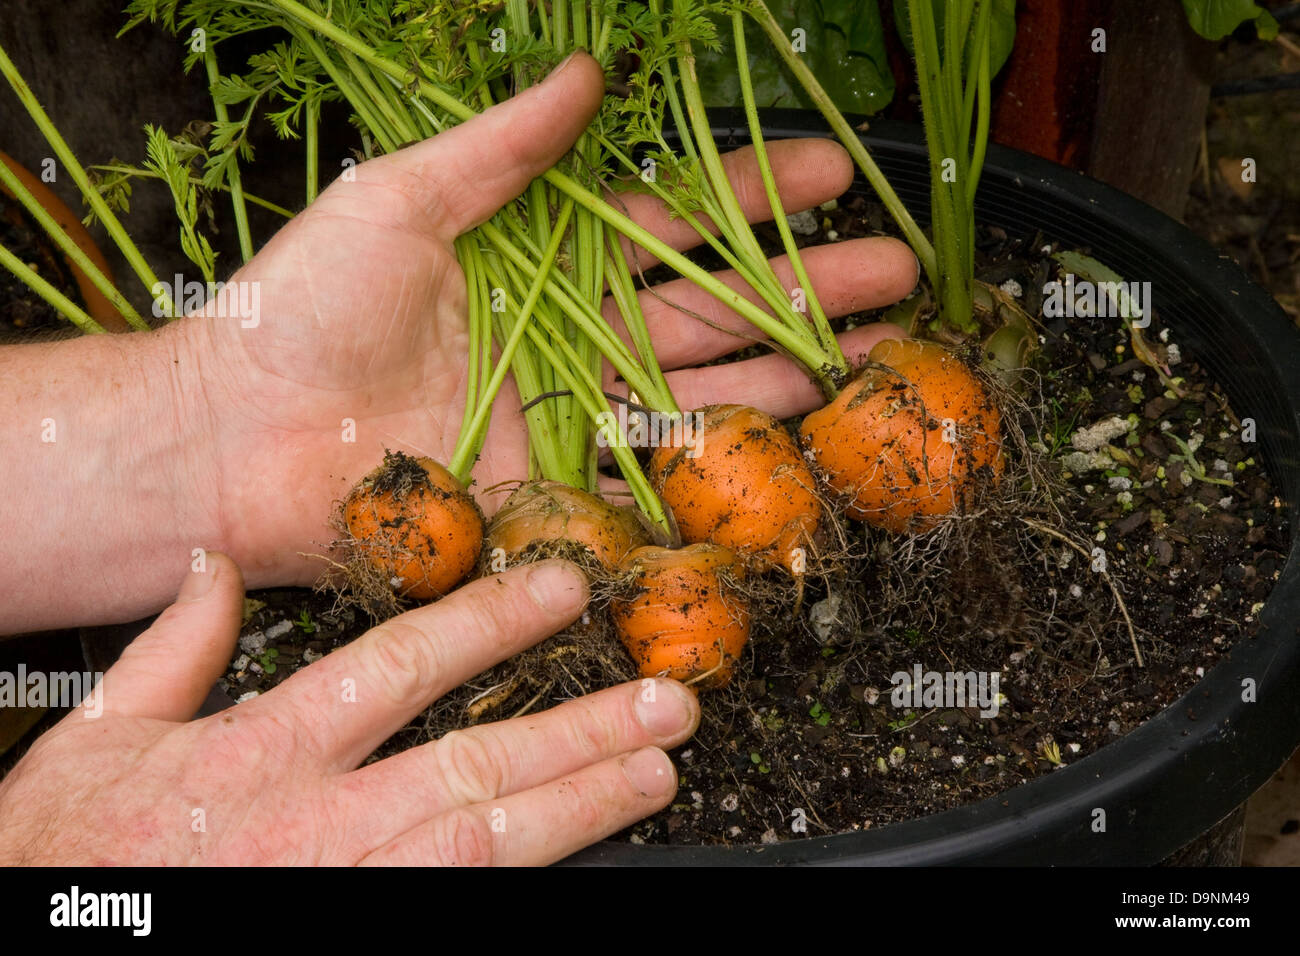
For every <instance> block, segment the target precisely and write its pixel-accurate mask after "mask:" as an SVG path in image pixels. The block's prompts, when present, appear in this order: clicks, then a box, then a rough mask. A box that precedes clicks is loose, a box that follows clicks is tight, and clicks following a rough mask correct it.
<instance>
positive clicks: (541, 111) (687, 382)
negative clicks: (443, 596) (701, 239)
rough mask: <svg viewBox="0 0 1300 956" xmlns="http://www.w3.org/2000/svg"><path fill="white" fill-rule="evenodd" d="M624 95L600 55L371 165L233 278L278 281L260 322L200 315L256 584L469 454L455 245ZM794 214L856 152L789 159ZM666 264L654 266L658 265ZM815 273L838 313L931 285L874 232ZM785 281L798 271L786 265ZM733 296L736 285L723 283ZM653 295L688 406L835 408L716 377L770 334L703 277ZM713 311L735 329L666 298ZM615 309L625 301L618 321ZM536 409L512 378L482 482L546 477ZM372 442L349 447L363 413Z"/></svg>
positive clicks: (814, 256)
mask: <svg viewBox="0 0 1300 956" xmlns="http://www.w3.org/2000/svg"><path fill="white" fill-rule="evenodd" d="M602 90H603V77H602V74H601V71H600V68H599V66H598V65H597V64H596V62H595V61H594V60H592V59H591V58H590V57H588V56H586V55H585V54H578V55H577V56H575V57H574V58H573V59H571V60H570V61H569V62H568V63H567V64H566V65H564V66H562V67H561V68H560V69H558V70H557V71H556V73H554V74H553V75H552V76H551V77H550V78H549V79H548V80H547V81H546V82H545V83H543V84H541V85H540V86H538V87H534V88H532V89H530V90H528V91H526V92H524V93H522V94H521V95H520V96H517V97H515V98H514V99H512V100H510V101H508V102H506V103H503V104H501V105H499V106H497V107H494V108H493V109H491V110H489V111H487V112H486V113H485V114H483V115H482V116H481V117H478V118H475V119H473V120H471V121H469V122H467V123H465V124H463V125H461V126H458V127H455V128H453V129H451V130H449V131H447V132H445V133H443V134H441V135H439V136H437V137H434V138H433V139H431V140H428V141H425V142H423V143H420V144H417V145H415V146H411V147H408V148H407V149H404V150H401V151H400V152H397V153H394V154H391V155H388V156H384V157H381V158H378V159H375V160H372V161H370V162H367V163H363V164H361V165H359V166H357V167H356V169H355V180H354V181H349V182H343V181H339V182H335V183H334V184H333V185H331V186H330V187H329V188H328V189H326V190H325V191H324V192H323V193H322V194H321V196H320V197H319V198H318V199H317V200H316V202H315V203H313V204H312V206H311V207H310V208H308V209H307V210H305V211H304V212H303V213H301V214H300V215H299V216H298V217H297V218H295V219H294V220H292V221H291V222H290V223H289V224H288V225H287V226H285V227H284V229H282V230H281V232H280V233H279V234H278V235H276V236H275V238H274V239H273V240H272V241H271V242H270V243H269V244H268V245H267V246H266V247H265V248H264V249H263V250H262V251H261V252H260V253H259V254H258V255H257V256H256V257H255V258H254V259H253V260H252V261H251V262H250V263H249V264H248V265H246V266H245V267H244V268H242V269H240V270H239V271H238V272H237V273H236V274H235V276H234V277H233V278H232V282H237V283H257V284H258V287H259V293H260V324H259V325H258V326H257V327H256V328H243V327H242V326H241V323H240V322H239V321H236V320H235V318H233V317H232V318H230V319H224V320H223V319H217V318H215V317H211V316H208V317H195V318H190V319H187V320H185V321H183V322H181V323H177V325H178V326H179V327H180V331H181V338H180V339H179V344H178V346H177V348H178V354H179V356H180V360H179V366H178V367H179V372H178V381H179V382H180V383H181V388H182V389H184V390H187V391H188V392H190V393H192V394H195V395H199V396H201V397H202V402H201V411H200V412H198V415H199V417H200V418H201V419H202V420H203V421H206V422H209V423H210V424H209V426H208V428H209V432H210V434H208V435H207V436H206V438H205V439H203V440H200V441H198V442H195V443H194V447H195V450H196V453H197V454H200V455H201V456H203V457H202V460H201V461H200V462H199V463H198V464H196V465H195V466H193V468H192V473H193V474H196V475H198V476H200V480H201V481H202V482H205V483H206V487H202V488H200V489H198V490H197V491H196V492H195V497H196V498H197V499H198V500H202V501H208V502H211V507H212V508H213V510H214V512H215V514H214V519H213V523H214V525H216V526H217V532H216V535H217V536H216V538H215V541H216V542H217V543H218V544H219V545H220V546H221V547H222V548H223V549H224V550H227V551H229V552H230V553H231V554H232V556H234V557H235V558H236V560H238V561H239V563H240V565H241V566H242V567H243V568H244V569H245V570H246V572H247V573H248V576H249V579H250V583H251V584H252V585H254V586H262V585H268V584H291V583H301V584H306V583H310V582H311V581H312V580H313V579H314V578H315V577H316V576H317V575H318V574H319V571H320V565H319V563H316V562H311V561H309V560H307V559H305V558H303V557H302V555H303V554H310V553H313V552H318V551H319V550H320V548H321V545H322V543H323V542H326V541H328V540H329V539H330V537H331V536H332V535H331V532H330V530H329V528H328V527H327V525H326V522H327V519H328V515H329V512H330V508H331V502H333V501H335V500H337V499H339V498H341V497H343V496H344V495H345V494H346V492H347V490H348V489H349V488H350V487H351V486H352V485H353V484H354V483H355V482H356V481H357V480H358V479H359V478H361V477H362V476H363V475H364V474H365V473H367V472H368V471H370V470H371V469H372V468H374V467H375V466H376V465H377V464H378V463H379V461H380V459H381V457H382V454H383V449H384V448H385V447H391V448H395V449H402V450H405V451H409V452H413V453H416V454H422V455H427V456H429V457H432V458H434V459H436V460H439V461H443V462H446V461H447V460H449V459H450V457H451V453H452V450H453V448H454V446H455V443H456V438H457V435H458V432H459V428H460V420H461V415H462V411H463V408H464V395H465V375H466V364H467V363H466V356H467V331H466V318H465V316H466V294H465V285H464V277H463V274H462V273H461V270H460V268H459V266H458V264H457V261H456V256H455V252H454V249H453V247H452V241H453V240H454V239H455V237H456V236H457V235H459V234H461V233H463V232H466V231H468V230H469V229H471V228H473V227H474V226H476V225H477V224H479V223H480V222H482V221H484V220H486V219H488V218H489V217H490V216H491V215H492V214H493V213H495V212H496V210H497V209H498V208H500V207H501V206H502V205H504V204H505V203H507V202H509V201H510V200H511V199H513V198H514V197H515V196H517V195H518V194H519V193H521V192H522V191H523V190H524V189H525V187H526V186H527V184H528V183H529V182H530V181H531V180H532V179H533V178H535V177H536V176H538V175H540V174H541V173H542V172H544V171H545V170H546V169H547V168H549V167H550V166H551V165H553V164H554V163H555V162H556V161H557V160H558V159H559V158H560V157H561V156H562V155H563V154H564V152H565V151H566V150H567V149H568V148H569V146H570V145H571V144H572V143H573V141H574V140H575V139H576V138H577V137H578V135H579V134H580V133H581V131H582V130H583V129H584V128H585V126H586V124H587V123H588V121H589V119H590V118H591V116H592V115H593V114H594V112H595V110H596V109H597V107H598V105H599V102H600V97H601V95H602ZM770 153H771V156H772V161H773V164H774V167H775V171H776V175H777V179H778V183H779V185H780V187H781V189H782V192H783V193H784V197H785V202H786V205H787V207H788V208H789V209H791V210H796V209H803V208H807V207H810V206H813V205H815V204H817V203H819V202H823V201H825V200H827V199H830V198H833V197H835V196H837V195H839V194H840V193H841V192H843V191H844V190H845V189H846V188H847V187H848V185H849V183H850V182H851V181H852V174H853V168H852V164H851V162H850V161H849V159H848V156H847V154H846V153H844V151H843V150H841V149H840V148H839V146H838V145H835V144H832V143H829V142H827V141H824V140H802V141H791V142H786V143H774V144H771V147H770ZM727 161H728V164H729V168H730V172H731V175H732V176H733V179H734V181H735V182H736V184H737V191H738V193H739V195H740V198H741V201H742V206H743V207H744V208H745V210H746V211H747V214H748V215H749V216H750V218H752V219H754V220H756V221H757V220H761V219H765V218H770V209H769V207H768V205H767V200H766V197H765V195H764V193H763V190H762V186H761V182H760V180H759V178H758V173H757V165H756V163H755V161H754V158H753V153H752V151H750V150H742V151H739V152H737V153H733V154H731V155H730V156H729V157H728V160H727ZM621 201H622V202H624V203H625V204H626V208H627V211H628V213H629V215H631V216H632V218H634V219H636V220H637V221H639V222H640V223H642V224H643V225H645V226H647V227H648V228H650V229H652V231H654V232H656V233H658V234H659V235H661V236H662V237H663V238H664V239H665V240H666V241H668V242H669V243H670V244H671V245H673V246H675V247H677V248H679V249H684V248H687V247H689V246H692V245H695V244H697V242H698V236H696V235H695V233H694V232H693V231H692V230H690V228H689V227H688V226H687V225H686V224H684V223H682V222H681V221H679V220H672V219H670V218H669V217H668V215H667V212H666V210H665V209H664V207H663V206H662V205H661V204H660V203H658V201H657V200H654V199H653V197H650V196H646V195H626V196H622V197H621ZM650 261H651V260H650V257H649V256H648V255H647V254H646V253H645V252H644V251H641V252H640V254H639V256H638V264H639V265H641V266H643V267H644V266H645V265H647V264H648V263H649V262H650ZM807 266H808V269H809V272H810V274H811V275H812V277H813V281H814V283H815V285H816V286H817V291H818V295H819V296H820V298H821V301H822V303H823V304H824V306H825V308H826V311H827V313H828V314H830V315H832V316H835V315H844V314H847V313H849V312H853V311H857V310H860V309H864V308H870V307H875V306H879V305H883V304H886V303H889V302H892V301H895V300H896V299H898V298H901V297H902V296H903V295H905V294H906V293H908V292H909V291H911V289H912V288H913V287H914V285H915V282H916V277H917V266H916V261H915V258H914V257H913V255H912V253H911V252H910V250H908V249H907V247H906V246H905V245H903V244H902V243H899V242H896V241H894V240H890V239H862V240H855V241H850V242H845V243H841V244H837V245H834V246H827V247H823V248H821V249H817V250H813V251H811V252H810V253H809V254H808V255H807ZM777 269H778V274H780V275H785V274H786V273H788V271H789V270H788V269H787V268H785V266H784V265H783V263H782V262H780V261H778V262H777ZM722 278H723V279H724V281H727V280H728V279H729V280H730V281H731V283H732V284H733V285H738V284H737V283H736V280H735V279H734V277H729V276H728V275H726V274H723V275H722ZM659 292H660V295H661V296H662V298H657V297H655V296H653V295H650V294H649V293H643V295H642V301H643V305H644V308H645V311H646V316H647V320H648V322H649V324H650V328H651V330H652V334H653V336H654V338H655V342H656V346H657V349H658V354H659V357H660V359H661V362H662V364H663V366H664V368H665V369H669V370H675V371H672V372H670V374H669V376H668V380H669V384H670V386H671V387H672V388H673V390H674V393H675V394H676V396H677V398H678V401H679V404H681V406H682V407H683V408H692V407H697V406H699V405H702V404H707V403H710V402H718V401H728V402H740V403H746V404H753V405H756V406H758V407H760V408H763V409H764V410H765V411H768V412H771V413H773V414H776V415H778V416H781V417H785V416H790V415H795V414H800V413H803V412H806V411H808V410H810V409H811V408H813V407H815V406H816V405H817V404H819V396H818V393H817V390H816V389H815V388H814V387H813V385H812V384H811V383H810V382H809V381H808V380H807V378H806V377H805V375H804V374H803V373H802V372H801V371H800V370H799V369H798V368H797V367H796V366H795V365H793V364H792V363H790V362H789V361H788V360H786V359H785V358H783V357H781V356H778V355H773V356H767V357H763V358H759V359H754V360H751V361H749V362H746V363H741V364H737V365H732V366H721V367H713V368H708V369H694V368H693V366H696V365H698V364H700V363H701V362H704V361H707V360H709V359H712V358H716V357H717V356H719V355H723V354H726V353H727V352H729V351H733V350H735V349H737V348H739V347H742V346H743V345H745V344H748V342H749V341H750V340H749V339H747V338H738V337H736V336H734V335H730V334H727V332H725V331H722V329H727V328H730V329H735V330H737V331H739V330H741V329H748V327H747V326H746V325H744V323H743V321H742V320H741V319H739V317H738V316H736V315H735V314H733V313H731V312H729V311H728V310H726V309H724V308H723V307H721V306H720V305H718V303H717V302H716V301H715V300H713V299H712V298H711V297H709V296H708V295H707V294H705V293H702V292H701V291H700V290H698V289H697V288H695V287H694V286H692V285H690V284H689V283H687V282H685V281H681V282H676V283H669V284H667V285H666V286H663V287H661V288H660V290H659ZM665 299H666V300H668V301H671V302H674V303H677V304H680V305H682V306H684V307H685V308H687V309H690V310H693V311H695V312H698V313H702V314H703V315H705V316H706V318H708V319H709V320H710V321H711V322H712V323H714V325H715V326H717V328H711V327H709V326H706V325H703V324H701V323H700V322H699V320H698V319H697V318H694V317H691V316H688V315H686V314H685V313H684V312H681V311H678V310H676V309H674V308H672V307H669V306H667V305H666V304H665V301H664V300H665ZM609 312H610V314H612V312H613V310H612V308H611V309H610V310H609ZM887 334H893V333H891V332H889V331H887V330H886V329H885V327H881V326H872V327H864V328H861V329H858V330H855V331H854V332H853V333H850V334H849V335H848V336H846V337H845V339H844V347H845V351H846V352H847V353H848V354H849V356H850V358H853V357H855V356H860V355H865V354H866V352H867V351H869V350H870V348H871V346H872V345H874V344H875V342H877V341H878V340H879V339H880V338H882V337H883V336H884V335H887ZM518 406H519V401H518V397H517V393H515V392H514V390H513V386H512V385H510V383H509V382H507V385H506V387H504V388H503V390H502V392H501V395H500V398H499V401H498V402H497V405H496V408H495V411H494V415H493V419H492V424H491V428H490V430H489V432H488V435H487V440H486V444H485V446H484V449H483V453H482V456H481V458H480V460H479V462H478V464H477V465H476V467H475V468H474V473H473V475H474V478H475V480H476V482H477V488H476V491H480V504H481V505H483V506H484V510H485V511H486V512H487V513H488V514H491V512H492V511H493V510H494V508H495V506H496V504H497V503H498V502H497V501H496V500H491V499H487V498H484V497H482V496H481V489H484V488H488V487H491V486H492V485H494V484H497V483H499V482H502V481H508V480H514V479H518V478H520V477H522V476H524V475H526V474H527V473H528V468H527V461H528V459H527V453H528V451H527V450H528V446H527V436H526V431H525V425H524V420H523V416H522V415H521V414H519V412H518ZM345 419H350V420H352V421H353V422H355V430H356V441H355V442H354V443H346V442H344V441H342V440H341V438H342V434H343V429H344V420H345Z"/></svg>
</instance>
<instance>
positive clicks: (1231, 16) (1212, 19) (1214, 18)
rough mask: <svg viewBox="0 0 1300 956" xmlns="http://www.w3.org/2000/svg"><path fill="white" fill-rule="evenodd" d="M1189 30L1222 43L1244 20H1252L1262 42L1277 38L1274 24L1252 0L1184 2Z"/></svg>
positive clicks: (1199, 0)
mask: <svg viewBox="0 0 1300 956" xmlns="http://www.w3.org/2000/svg"><path fill="white" fill-rule="evenodd" d="M1183 10H1184V11H1185V12H1186V14H1187V21H1188V22H1189V23H1190V24H1191V25H1192V29H1193V30H1195V31H1196V32H1197V33H1199V34H1200V35H1201V36H1203V37H1205V38H1206V39H1207V40H1222V39H1223V38H1224V37H1226V36H1227V35H1228V34H1230V33H1232V32H1233V31H1234V30H1236V29H1237V27H1239V26H1241V25H1242V24H1243V23H1245V22H1246V21H1247V20H1254V21H1255V30H1256V32H1257V33H1258V34H1259V36H1260V39H1262V40H1272V39H1273V38H1274V37H1276V36H1277V29H1278V27H1277V21H1276V20H1274V19H1273V17H1272V16H1271V15H1270V14H1269V12H1268V11H1267V10H1265V9H1264V8H1263V7H1260V6H1257V5H1256V4H1255V3H1254V0H1183Z"/></svg>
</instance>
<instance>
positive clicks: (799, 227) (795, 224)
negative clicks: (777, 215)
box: [785, 209, 821, 236]
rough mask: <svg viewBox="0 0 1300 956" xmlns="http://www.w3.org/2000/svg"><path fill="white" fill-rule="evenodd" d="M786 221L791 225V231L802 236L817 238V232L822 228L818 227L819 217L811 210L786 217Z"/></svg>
mask: <svg viewBox="0 0 1300 956" xmlns="http://www.w3.org/2000/svg"><path fill="white" fill-rule="evenodd" d="M785 221H786V222H788V223H789V224H790V231H791V232H793V233H795V234H796V235H800V236H815V235H817V230H818V229H819V228H821V227H820V226H818V225H817V217H816V216H815V215H813V211H812V210H811V209H805V210H804V211H803V212H797V213H794V214H793V215H790V216H786V217H785Z"/></svg>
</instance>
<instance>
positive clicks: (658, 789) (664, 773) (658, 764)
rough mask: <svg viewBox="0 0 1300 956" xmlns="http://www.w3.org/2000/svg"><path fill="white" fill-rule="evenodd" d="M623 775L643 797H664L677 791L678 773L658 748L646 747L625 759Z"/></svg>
mask: <svg viewBox="0 0 1300 956" xmlns="http://www.w3.org/2000/svg"><path fill="white" fill-rule="evenodd" d="M623 774H624V776H626V777H627V780H628V783H630V784H632V786H634V787H636V789H637V792H638V793H640V794H641V796H643V797H662V796H665V795H667V794H670V793H675V792H676V790H677V771H676V770H674V769H673V762H672V761H671V760H669V759H668V755H667V754H666V753H664V752H663V751H662V750H660V749H659V748H658V747H646V748H645V749H643V750H638V751H637V752H636V753H633V754H629V755H628V756H627V757H625V758H624V759H623Z"/></svg>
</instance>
